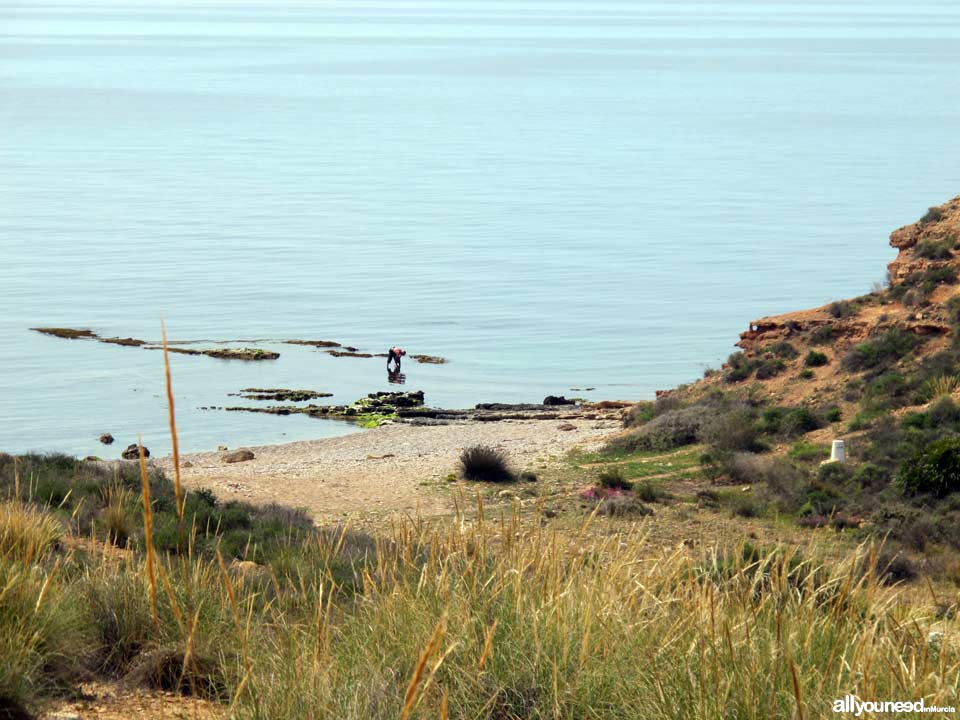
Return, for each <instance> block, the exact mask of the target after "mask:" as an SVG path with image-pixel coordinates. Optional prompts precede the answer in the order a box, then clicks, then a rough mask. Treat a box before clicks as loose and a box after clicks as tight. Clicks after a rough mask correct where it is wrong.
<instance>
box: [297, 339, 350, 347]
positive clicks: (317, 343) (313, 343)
mask: <svg viewBox="0 0 960 720" xmlns="http://www.w3.org/2000/svg"><path fill="white" fill-rule="evenodd" d="M284 342H285V343H286V344H287V345H308V346H310V347H317V348H335V347H341V345H340V343H338V342H334V341H333V340H284Z"/></svg>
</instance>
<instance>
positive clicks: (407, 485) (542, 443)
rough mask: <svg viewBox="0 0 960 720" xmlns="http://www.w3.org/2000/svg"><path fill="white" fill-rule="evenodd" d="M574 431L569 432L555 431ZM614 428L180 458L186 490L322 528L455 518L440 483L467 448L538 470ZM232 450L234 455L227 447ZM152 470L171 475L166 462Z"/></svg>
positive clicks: (407, 431)
mask: <svg viewBox="0 0 960 720" xmlns="http://www.w3.org/2000/svg"><path fill="white" fill-rule="evenodd" d="M568 425H573V426H574V428H575V429H573V430H561V429H560V427H561V426H568ZM618 427H619V422H618V420H617V419H616V418H614V417H610V418H606V419H599V420H586V419H584V420H572V421H557V420H503V421H499V422H471V423H465V424H451V425H438V426H415V425H402V424H398V425H386V426H383V427H380V428H376V429H373V430H366V431H363V432H357V433H354V434H352V435H346V436H343V437H337V438H325V439H322V440H307V441H300V442H293V443H286V444H283V445H265V446H261V447H252V448H250V449H251V450H252V451H253V452H254V454H255V456H256V457H255V459H253V460H250V461H247V462H241V463H230V464H228V463H224V462H223V461H222V459H221V458H222V456H223V454H224V453H222V452H206V453H193V454H189V455H184V456H182V458H181V461H182V463H187V464H189V465H190V467H186V468H184V469H183V471H182V478H183V482H184V484H185V485H186V486H187V487H191V488H200V487H204V488H210V489H211V490H213V491H214V492H215V493H216V494H217V496H218V497H221V498H225V499H240V500H246V501H249V502H254V503H268V502H278V503H283V504H285V505H292V506H295V507H303V508H306V509H307V510H308V511H309V512H310V514H311V515H312V516H313V517H314V518H315V519H316V520H318V521H320V520H331V519H340V520H342V519H344V518H347V517H349V518H357V519H360V520H373V519H376V518H379V517H384V516H390V515H394V514H397V513H400V514H403V513H408V514H411V515H413V514H415V513H417V512H418V511H419V512H420V513H421V514H422V515H424V516H427V517H429V516H436V515H444V514H447V513H451V512H453V501H452V496H451V493H449V492H444V489H445V488H446V482H445V480H446V478H447V476H448V475H449V474H450V473H451V472H455V471H456V468H457V458H458V455H459V453H460V450H462V449H463V448H465V447H468V446H471V445H477V444H483V445H491V446H494V447H497V448H500V449H502V450H504V451H505V452H506V453H507V455H508V457H509V458H510V460H511V463H512V465H513V466H514V468H515V469H516V470H525V469H530V470H534V471H535V470H536V469H537V467H538V466H540V465H542V464H544V463H546V462H548V461H549V460H550V459H551V458H556V457H559V456H561V455H563V454H564V453H566V452H567V451H569V450H571V449H573V448H574V447H577V446H581V447H584V448H589V447H591V446H592V445H594V444H596V443H597V442H598V441H599V439H600V438H601V437H602V436H604V435H608V434H610V433H611V432H613V431H615V430H616V429H618ZM230 449H231V450H233V449H234V448H230ZM155 462H156V464H158V465H160V466H162V467H163V468H164V469H166V470H168V471H169V470H171V469H172V461H171V460H170V458H159V459H158V460H156V461H155Z"/></svg>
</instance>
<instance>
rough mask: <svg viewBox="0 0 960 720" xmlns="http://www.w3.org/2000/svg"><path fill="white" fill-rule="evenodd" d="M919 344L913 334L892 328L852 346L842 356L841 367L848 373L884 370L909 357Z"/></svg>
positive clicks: (918, 340)
mask: <svg viewBox="0 0 960 720" xmlns="http://www.w3.org/2000/svg"><path fill="white" fill-rule="evenodd" d="M920 342H921V341H920V339H919V338H918V337H917V336H916V335H914V334H913V333H911V332H907V331H906V330H903V329H901V328H892V329H890V330H887V331H886V332H884V333H883V334H881V335H879V336H878V337H875V338H873V339H871V340H867V341H865V342H862V343H859V344H858V345H856V346H854V348H853V349H852V350H851V351H850V352H849V353H847V354H846V355H845V356H844V358H843V367H844V369H845V370H847V371H850V372H858V371H860V370H870V369H876V368H884V367H887V366H889V365H892V364H893V363H895V362H897V361H898V360H900V359H901V358H904V357H906V356H907V355H909V354H910V353H911V352H912V351H913V350H914V349H915V348H916V347H917V346H918V345H919V344H920Z"/></svg>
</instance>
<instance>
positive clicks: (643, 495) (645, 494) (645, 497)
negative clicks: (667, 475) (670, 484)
mask: <svg viewBox="0 0 960 720" xmlns="http://www.w3.org/2000/svg"><path fill="white" fill-rule="evenodd" d="M634 492H635V493H636V495H637V497H638V498H639V499H640V500H642V501H643V502H645V503H653V502H657V501H658V500H661V499H662V498H665V497H667V494H666V493H665V492H664V491H663V490H661V489H660V488H659V487H658V486H657V485H655V484H654V483H653V482H652V481H651V480H644V481H643V482H641V483H638V484H637V485H636V486H635V487H634Z"/></svg>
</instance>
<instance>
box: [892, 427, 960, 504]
mask: <svg viewBox="0 0 960 720" xmlns="http://www.w3.org/2000/svg"><path fill="white" fill-rule="evenodd" d="M897 483H898V484H899V485H900V487H901V488H902V490H903V492H904V494H906V495H919V494H921V493H923V494H930V495H933V496H934V497H938V498H942V497H945V496H947V495H949V494H950V493H953V492H958V491H960V437H957V436H953V437H945V438H941V439H939V440H935V441H933V442H932V443H930V444H929V445H927V446H926V447H925V448H923V450H921V451H920V452H918V453H917V454H916V455H915V456H914V457H913V459H912V460H911V461H910V462H907V463H904V464H903V465H902V466H901V467H900V470H899V472H898V473H897Z"/></svg>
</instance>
